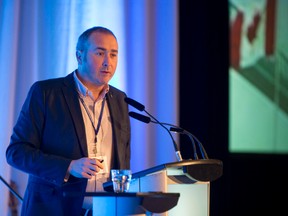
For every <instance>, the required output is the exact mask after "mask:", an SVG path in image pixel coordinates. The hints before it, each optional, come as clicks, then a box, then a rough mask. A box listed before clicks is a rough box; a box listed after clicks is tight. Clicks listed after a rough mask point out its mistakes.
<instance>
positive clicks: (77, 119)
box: [62, 72, 88, 157]
mask: <svg viewBox="0 0 288 216" xmlns="http://www.w3.org/2000/svg"><path fill="white" fill-rule="evenodd" d="M62 89H63V94H64V97H65V100H66V102H67V104H68V109H69V111H70V113H71V118H72V119H73V122H74V127H75V130H76V133H77V137H78V143H80V146H81V149H82V153H83V155H84V156H85V157H88V149H87V144H86V135H85V126H84V121H83V118H82V112H81V108H80V103H79V98H78V93H77V91H76V86H75V83H74V78H73V72H72V73H70V74H69V75H68V76H66V77H65V79H64V86H63V88H62Z"/></svg>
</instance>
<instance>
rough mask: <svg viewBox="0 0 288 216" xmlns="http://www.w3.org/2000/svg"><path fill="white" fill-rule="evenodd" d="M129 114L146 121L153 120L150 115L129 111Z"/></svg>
mask: <svg viewBox="0 0 288 216" xmlns="http://www.w3.org/2000/svg"><path fill="white" fill-rule="evenodd" d="M129 116H130V117H132V118H135V119H137V120H139V121H141V122H144V123H149V122H150V121H151V119H150V118H149V117H148V116H144V115H141V114H139V113H136V112H129Z"/></svg>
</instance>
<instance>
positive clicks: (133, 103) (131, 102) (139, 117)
mask: <svg viewBox="0 0 288 216" xmlns="http://www.w3.org/2000/svg"><path fill="white" fill-rule="evenodd" d="M124 100H125V102H126V103H127V104H129V105H131V106H133V107H134V108H135V109H138V110H139V111H144V112H145V113H147V115H149V116H150V117H151V118H152V119H154V120H155V122H156V123H157V124H159V125H161V126H162V127H163V128H164V129H165V130H166V131H167V132H168V134H169V135H170V137H171V139H172V142H173V145H174V149H175V154H176V158H177V160H178V161H182V156H181V153H180V150H179V147H178V145H177V144H176V142H175V140H174V138H173V136H172V134H171V132H170V130H168V128H167V127H165V126H164V125H163V124H162V123H161V122H159V121H158V120H157V119H156V118H155V117H154V116H152V115H151V114H150V113H149V112H147V111H146V110H145V106H144V105H143V104H140V103H139V102H137V101H135V100H133V99H131V98H128V97H126V98H125V99H124ZM129 116H131V117H132V118H135V119H137V120H139V121H142V122H145V123H149V122H151V119H150V118H149V117H147V116H142V115H141V114H138V113H135V112H129Z"/></svg>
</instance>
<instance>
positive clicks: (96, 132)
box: [78, 93, 106, 143]
mask: <svg viewBox="0 0 288 216" xmlns="http://www.w3.org/2000/svg"><path fill="white" fill-rule="evenodd" d="M78 96H79V99H80V101H81V103H82V104H83V106H84V108H85V110H86V113H87V115H88V117H89V119H90V121H91V123H92V126H93V128H94V131H95V140H94V141H95V143H97V134H98V132H99V129H100V125H101V121H102V116H103V110H104V104H105V100H106V96H105V97H104V98H103V100H102V105H101V110H100V114H99V118H98V123H97V128H96V127H95V124H94V121H93V119H92V116H91V114H90V112H89V110H88V107H87V106H86V104H85V102H84V100H83V98H82V97H81V95H79V93H78Z"/></svg>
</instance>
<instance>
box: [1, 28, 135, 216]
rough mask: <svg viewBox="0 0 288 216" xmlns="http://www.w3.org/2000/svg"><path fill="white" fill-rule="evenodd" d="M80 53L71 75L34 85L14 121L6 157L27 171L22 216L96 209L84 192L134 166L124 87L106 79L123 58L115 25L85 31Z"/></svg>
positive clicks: (86, 212)
mask: <svg viewBox="0 0 288 216" xmlns="http://www.w3.org/2000/svg"><path fill="white" fill-rule="evenodd" d="M76 59H77V62H78V68H77V69H76V70H75V71H73V72H72V73H70V74H68V75H67V76H66V77H61V78H56V79H49V80H43V81H38V82H36V83H34V84H33V85H32V87H31V89H30V91H29V93H28V96H27V98H26V100H25V103H24V105H23V107H22V110H21V112H20V115H19V118H18V120H17V122H16V125H15V126H14V129H13V133H12V136H11V141H10V144H9V146H8V148H7V151H6V158H7V162H8V163H9V164H10V165H11V166H13V167H15V168H17V169H19V170H21V171H24V172H26V173H28V174H29V180H28V185H27V188H26V191H25V196H24V201H23V204H22V210H21V215H22V216H34V215H35V216H36V215H37V216H38V215H42V216H46V215H47V216H51V215H57V216H68V215H69V216H74V215H75V216H79V215H81V214H82V215H92V211H89V210H90V209H91V208H92V201H91V200H90V199H86V198H85V199H84V194H85V192H91V191H103V187H102V183H103V182H105V181H107V179H108V178H109V172H110V169H112V168H114V169H130V119H129V116H128V105H127V103H125V101H124V98H125V97H126V94H125V93H124V92H122V91H120V90H119V89H116V88H115V87H113V86H111V85H109V84H108V83H109V81H110V80H111V78H112V77H113V75H114V73H115V70H116V67H117V62H118V42H117V39H116V37H115V35H114V33H113V32H112V31H110V30H109V29H107V28H104V27H92V28H90V29H88V30H86V31H85V32H83V33H82V34H81V35H80V37H79V38H78V42H77V47H76ZM63 193H66V194H72V195H71V196H65V197H64V196H63ZM73 194H74V196H73ZM95 211H97V209H95Z"/></svg>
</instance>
